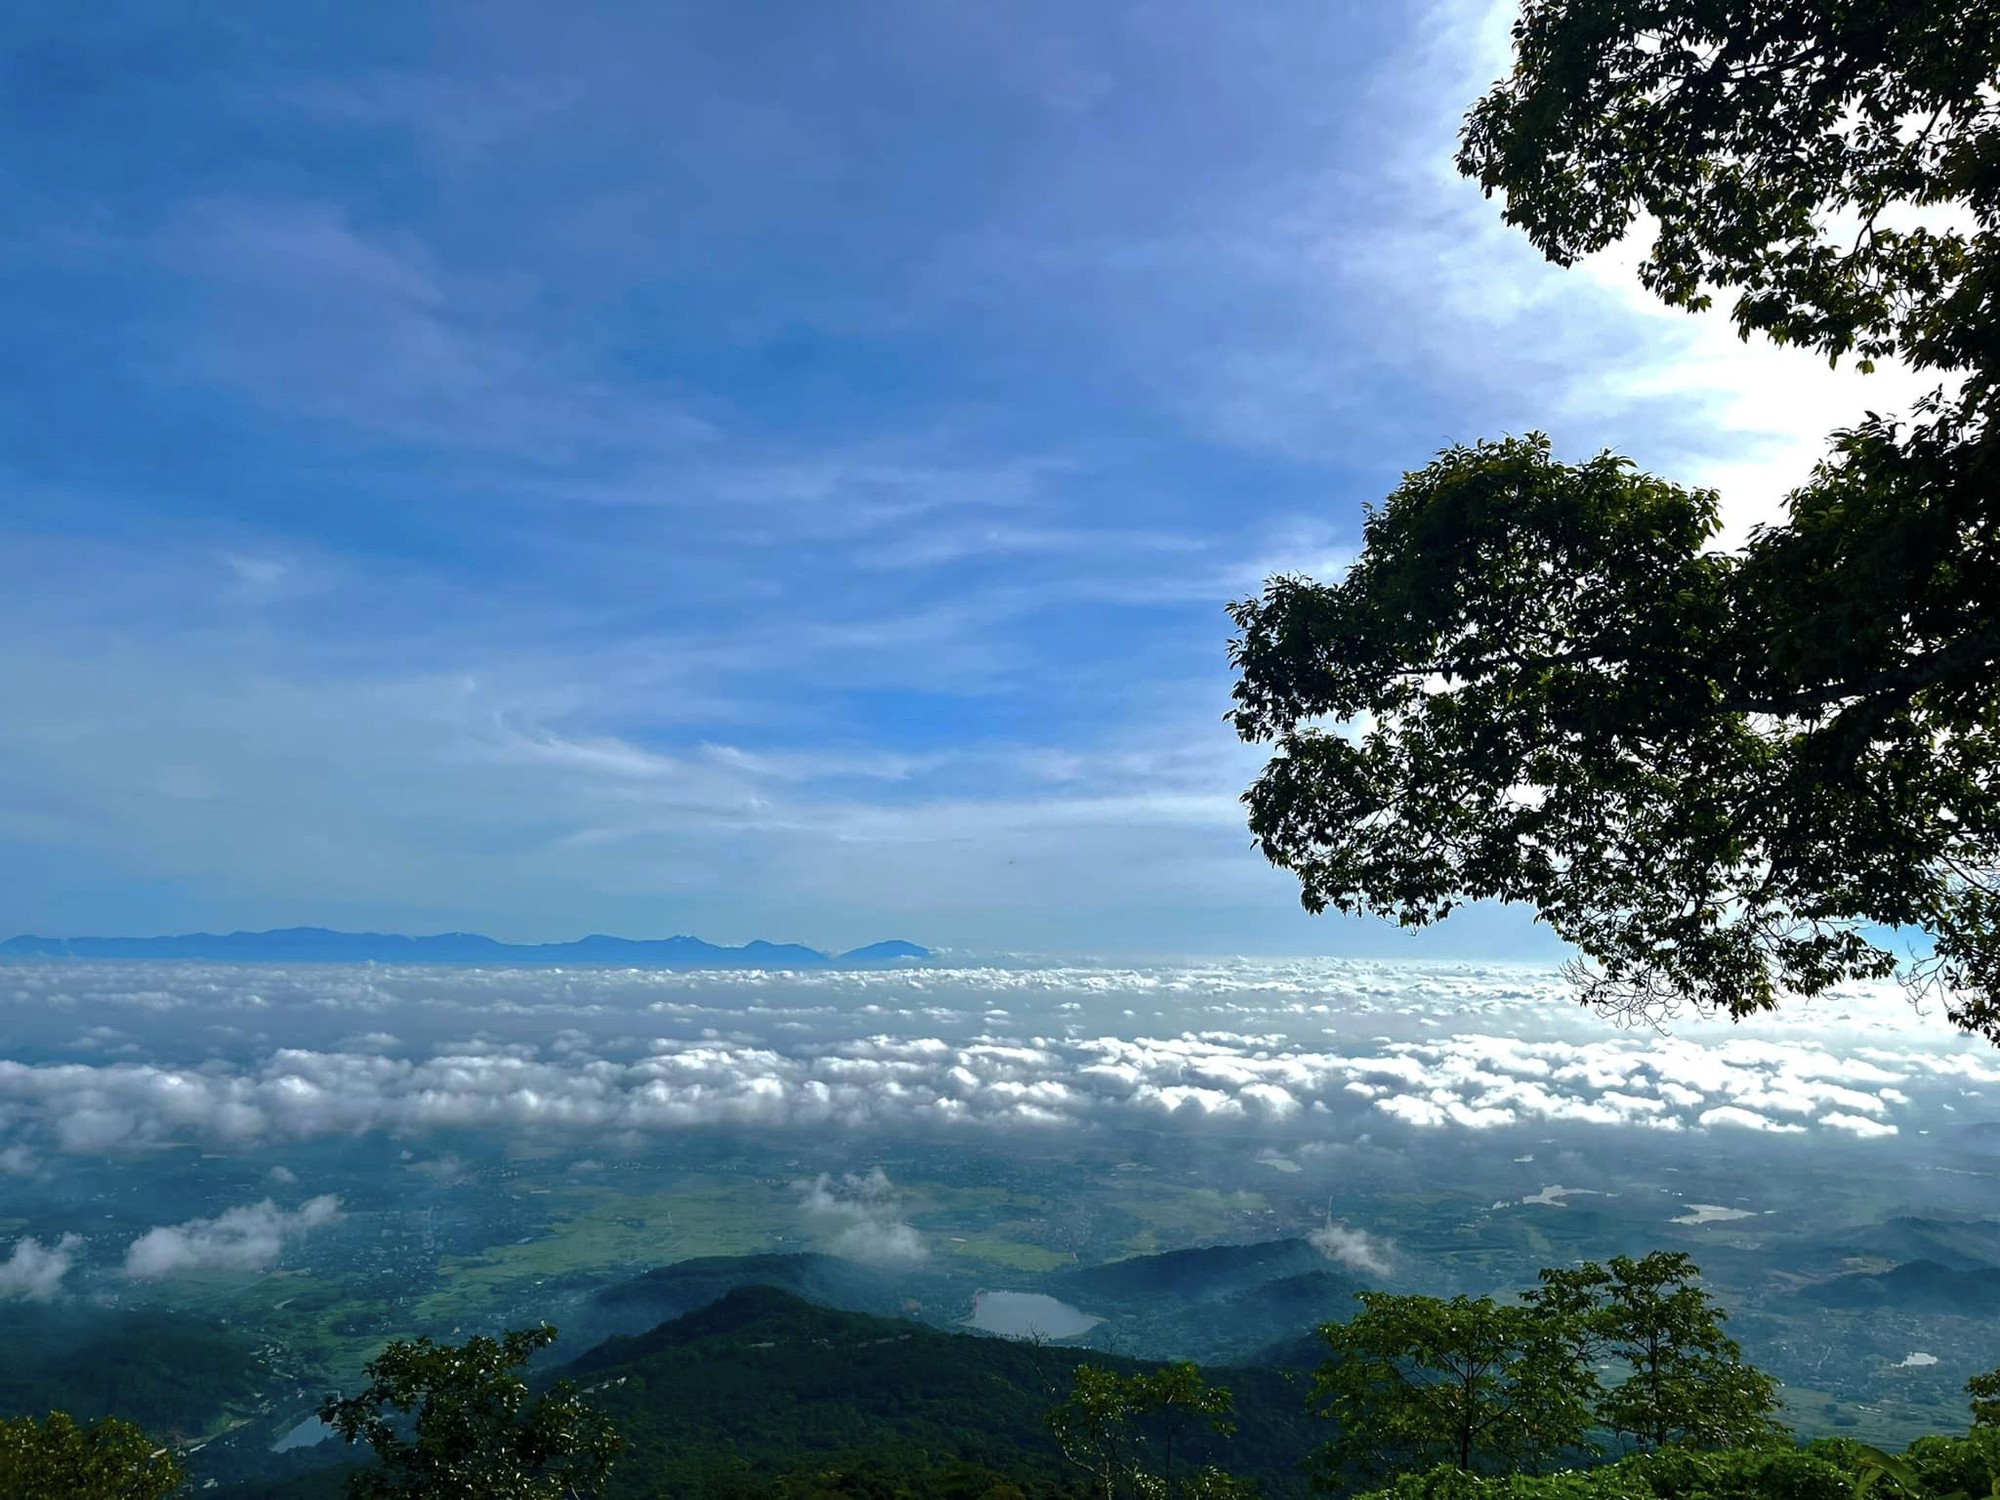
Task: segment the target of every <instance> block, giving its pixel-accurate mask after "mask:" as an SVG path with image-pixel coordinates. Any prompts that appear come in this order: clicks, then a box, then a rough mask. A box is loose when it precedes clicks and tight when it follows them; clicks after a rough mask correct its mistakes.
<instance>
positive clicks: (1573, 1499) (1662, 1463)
mask: <svg viewBox="0 0 2000 1500" xmlns="http://www.w3.org/2000/svg"><path fill="white" fill-rule="evenodd" d="M1856 1446H1857V1447H1858V1445H1856ZM1855 1477H1856V1474H1855V1469H1854V1468H1853V1467H1850V1466H1847V1465H1843V1464H1842V1463H1839V1462H1836V1461H1835V1460H1834V1459H1833V1458H1831V1457H1828V1456H1826V1455H1823V1454H1820V1453H1818V1452H1815V1451H1812V1450H1804V1449H1798V1448H1748V1449H1728V1450H1724V1451H1720V1452H1712V1453H1696V1452H1691V1451H1689V1450H1686V1449H1670V1450H1668V1451H1666V1452H1663V1453H1651V1454H1644V1455H1639V1456H1635V1457H1632V1458H1627V1459H1624V1460H1622V1461H1620V1462H1618V1463H1615V1464H1607V1465H1606V1466H1604V1467H1603V1468H1598V1469H1583V1470H1571V1471H1569V1472H1566V1473H1561V1474H1545V1475H1535V1474H1505V1475H1483V1474H1468V1473H1465V1472H1464V1471H1462V1470H1459V1469H1453V1468H1440V1469H1433V1470H1431V1471H1429V1472H1427V1473H1422V1474H1404V1475H1400V1476H1398V1477H1397V1479H1396V1480H1395V1481H1394V1482H1393V1483H1392V1484H1390V1485H1389V1486H1388V1487H1387V1488H1386V1489H1382V1490H1378V1491H1376V1492H1375V1494H1377V1495H1379V1496H1383V1497H1393V1500H1855V1490H1854V1485H1855Z"/></svg>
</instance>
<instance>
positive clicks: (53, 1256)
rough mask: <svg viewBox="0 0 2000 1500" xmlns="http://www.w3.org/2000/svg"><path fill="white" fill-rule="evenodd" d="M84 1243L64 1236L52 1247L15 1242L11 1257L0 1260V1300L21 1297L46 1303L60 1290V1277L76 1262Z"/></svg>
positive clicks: (37, 1242)
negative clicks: (77, 1253) (77, 1254)
mask: <svg viewBox="0 0 2000 1500" xmlns="http://www.w3.org/2000/svg"><path fill="white" fill-rule="evenodd" d="M82 1248H83V1240H82V1239H81V1238H79V1237H78V1236H76V1235H73V1234H66V1235H64V1236H62V1238H60V1239H58V1240H56V1241H54V1242H53V1243H51V1244H47V1245H44V1244H43V1243H42V1242H41V1241H39V1240H31V1239H20V1240H16V1241H15V1242H14V1251H13V1254H11V1255H9V1256H8V1257H7V1258H6V1259H5V1260H0V1297H24V1298H26V1299H27V1300H28V1301H30V1302H46V1301H48V1300H49V1299H50V1298H51V1297H53V1296H55V1294H56V1293H57V1292H59V1291H61V1290H62V1283H63V1278H64V1277H65V1276H67V1275H69V1268H70V1267H71V1266H72V1265H74V1264H75V1262H76V1252H77V1251H78V1250H80V1249H82Z"/></svg>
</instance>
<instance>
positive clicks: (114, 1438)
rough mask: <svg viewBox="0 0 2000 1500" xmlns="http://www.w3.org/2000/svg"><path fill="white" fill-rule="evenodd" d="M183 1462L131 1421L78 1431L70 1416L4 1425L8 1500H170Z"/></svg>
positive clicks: (3, 1477)
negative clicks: (168, 1499) (168, 1498)
mask: <svg viewBox="0 0 2000 1500" xmlns="http://www.w3.org/2000/svg"><path fill="white" fill-rule="evenodd" d="M183 1484H184V1475H183V1473H182V1471H181V1466H180V1461H179V1460H178V1459H177V1458H176V1457H175V1456H174V1455H173V1453H171V1452H170V1451H168V1450H166V1449H164V1448H161V1447H160V1446H159V1445H158V1444H157V1443H155V1442H154V1441H153V1440H152V1439H151V1438H149V1437H147V1436H146V1434H145V1433H143V1432H141V1431H140V1430H139V1429H138V1428H137V1427H135V1426H133V1425H132V1424H131V1423H130V1422H123V1421H120V1420H119V1419H118V1418H116V1417H105V1418H102V1419H101V1420H99V1421H96V1422H92V1423H91V1424H90V1425H88V1426H84V1427H80V1426H78V1425H77V1423H76V1421H75V1420H74V1419H73V1418H72V1417H70V1415H69V1414H68V1413H67V1412H60V1411H55V1412H50V1413H49V1415H48V1417H47V1418H46V1419H44V1420H42V1421H39V1422H38V1421H36V1420H35V1419H34V1418H33V1417H16V1418H13V1419H12V1420H7V1421H0V1495H5V1496H6V1497H7V1500H166V1497H167V1496H169V1495H175V1494H178V1493H180V1491H181V1490H182V1488H183Z"/></svg>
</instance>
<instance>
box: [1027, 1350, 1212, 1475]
mask: <svg viewBox="0 0 2000 1500" xmlns="http://www.w3.org/2000/svg"><path fill="white" fill-rule="evenodd" d="M1234 1407H1235V1398H1234V1397H1233V1396H1232V1395H1231V1394H1230V1392H1229V1391H1228V1390H1227V1389H1225V1388H1223V1387H1221V1386H1212V1385H1210V1384H1209V1383H1208V1382H1207V1380H1205V1379H1204V1378H1203V1376H1202V1373H1201V1371H1200V1370H1198V1369H1197V1368H1195V1366H1193V1365H1192V1364H1189V1363H1187V1362H1185V1361H1183V1362H1181V1363H1178V1364H1171V1365H1162V1366H1161V1367H1160V1368H1158V1369H1155V1370H1134V1371H1129V1372H1121V1371H1118V1370H1110V1369H1105V1368H1103V1367H1101V1366H1098V1365H1079V1366H1078V1367H1077V1369H1076V1371H1075V1373H1074V1375H1073V1376H1072V1379H1071V1384H1070V1392H1069V1395H1068V1396H1067V1397H1066V1398H1064V1400H1063V1401H1062V1403H1061V1404H1060V1405H1058V1406H1057V1407H1056V1408H1055V1410H1053V1411H1051V1412H1050V1413H1049V1430H1050V1431H1051V1432H1052V1433H1054V1434H1055V1438H1056V1442H1057V1444H1058V1446H1060V1447H1061V1449H1062V1452H1063V1457H1065V1458H1067V1459H1068V1460H1069V1461H1070V1462H1071V1463H1073V1464H1075V1465H1076V1466H1077V1467H1078V1468H1080V1469H1082V1470H1083V1472H1084V1473H1085V1474H1087V1475H1088V1476H1089V1477H1090V1490H1091V1494H1092V1495H1094V1496H1096V1497H1098V1500H1153V1497H1158V1500H1179V1497H1181V1496H1186V1497H1188V1500H1222V1497H1225V1496H1229V1495H1233V1494H1236V1493H1239V1492H1240V1490H1241V1489H1242V1486H1241V1484H1240V1482H1239V1481H1237V1480H1235V1479H1233V1478H1232V1477H1230V1476H1229V1475H1228V1474H1226V1473H1224V1472H1223V1471H1222V1470H1220V1469H1218V1468H1216V1467H1215V1466H1214V1465H1207V1466H1203V1467H1199V1468H1196V1467H1192V1466H1190V1465H1189V1463H1188V1462H1187V1451H1188V1440H1189V1439H1190V1438H1199V1437H1200V1436H1201V1435H1203V1434H1207V1433H1215V1434H1219V1435H1221V1436H1224V1437H1227V1436H1228V1435H1229V1434H1231V1433H1233V1432H1234V1431H1235V1430H1236V1423H1235V1422H1234V1420H1232V1418H1231V1416H1230V1413H1231V1411H1232V1410H1233V1409H1234ZM1177 1459H1178V1463H1177V1462H1176V1460H1177Z"/></svg>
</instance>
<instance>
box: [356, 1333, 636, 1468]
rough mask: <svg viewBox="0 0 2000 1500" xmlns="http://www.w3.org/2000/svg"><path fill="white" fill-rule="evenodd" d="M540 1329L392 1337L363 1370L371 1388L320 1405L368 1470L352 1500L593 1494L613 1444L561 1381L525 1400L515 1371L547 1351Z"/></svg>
mask: <svg viewBox="0 0 2000 1500" xmlns="http://www.w3.org/2000/svg"><path fill="white" fill-rule="evenodd" d="M555 1337H556V1331H555V1329H553V1328H551V1327H550V1326H549V1325H548V1324H546V1323H544V1324H542V1325H541V1326H540V1327H537V1328H524V1329H516V1330H514V1331H513V1332H510V1333H508V1334H506V1335H504V1336H503V1337H501V1338H500V1339H497V1340H496V1339H490V1338H485V1337H476V1338H471V1339H468V1340H466V1341H465V1343H463V1344H456V1345H454V1344H435V1343H432V1342H431V1341H430V1340H429V1339H427V1338H420V1339H415V1340H399V1341H397V1342H396V1343H393V1344H391V1345H389V1347H388V1348H387V1349H385V1350H383V1351H382V1353H381V1354H380V1355H378V1356H377V1357H376V1358H375V1359H374V1360H373V1361H372V1362H371V1363H370V1364H369V1365H368V1367H367V1374H368V1385H367V1386H366V1388H365V1389H363V1390H362V1392H361V1393H360V1394H359V1395H357V1396H351V1397H349V1398H347V1399H346V1400H341V1399H339V1398H337V1397H328V1398H327V1400H326V1402H325V1403H324V1404H323V1405H322V1406H321V1407H320V1410H319V1417H320V1420H321V1421H322V1422H325V1423H326V1424H327V1425H328V1426H329V1427H331V1428H333V1429H334V1430H335V1431H336V1432H338V1433H339V1434H340V1435H341V1437H343V1438H345V1439H346V1440H347V1441H348V1442H350V1443H354V1442H365V1443H367V1444H368V1446H369V1447H370V1448H372V1449H373V1450H374V1452H375V1457H376V1459H377V1460H378V1463H377V1466H376V1467H373V1468H368V1469H363V1470H361V1471H359V1472H358V1473H357V1474H356V1475H355V1476H354V1479H353V1481H352V1483H351V1490H352V1493H353V1494H354V1495H355V1497H356V1500H394V1497H403V1496H425V1497H440V1500H447V1497H448V1500H578V1497H583V1496H589V1495H594V1494H596V1493H597V1491H598V1487H599V1485H600V1484H601V1483H602V1482H603V1479H604V1475H605V1472H606V1471H607V1470H608V1469H609V1468H610V1466H611V1462H612V1460H613V1459H614V1458H616V1457H617V1456H618V1452H619V1449H620V1447H621V1446H622V1445H621V1443H620V1441H619V1438H618V1435H617V1434H616V1433H615V1432H613V1431H612V1430H611V1428H610V1426H609V1425H608V1424H607V1423H606V1422H605V1421H604V1420H603V1419H602V1418H601V1417H599V1416H598V1415H597V1414H596V1413H595V1412H593V1411H592V1410H591V1409H590V1408H589V1407H588V1406H586V1405H585V1404H584V1403H583V1401H581V1400H580V1399H579V1398H578V1397H577V1395H576V1392H575V1391H574V1389H573V1388H572V1387H571V1386H570V1385H569V1384H568V1382H558V1383H557V1384H556V1385H555V1386H553V1387H551V1388H550V1389H549V1390H547V1391H545V1392H544V1393H543V1394H542V1395H541V1396H539V1397H532V1396H531V1395H530V1392H529V1389H528V1383H527V1381H526V1380H525V1379H523V1378H522V1375H521V1371H522V1369H523V1368H524V1367H525V1366H526V1365H527V1363H528V1360H529V1358H530V1356H532V1355H533V1354H534V1352H535V1351H536V1350H537V1349H540V1348H543V1347H544V1346H546V1345H548V1344H550V1343H553V1342H554V1341H555Z"/></svg>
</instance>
